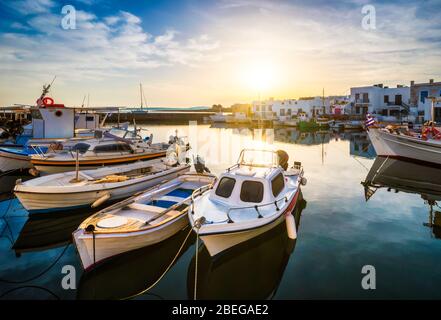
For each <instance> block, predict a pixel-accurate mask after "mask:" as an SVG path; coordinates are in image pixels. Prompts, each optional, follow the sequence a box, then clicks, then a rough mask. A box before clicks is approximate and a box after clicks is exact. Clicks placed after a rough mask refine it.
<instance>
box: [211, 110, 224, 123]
mask: <svg viewBox="0 0 441 320" xmlns="http://www.w3.org/2000/svg"><path fill="white" fill-rule="evenodd" d="M227 118H228V114H226V113H223V112H217V113H215V114H213V115H211V116H210V120H211V121H212V122H227Z"/></svg>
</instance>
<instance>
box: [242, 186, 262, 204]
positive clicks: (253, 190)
mask: <svg viewBox="0 0 441 320" xmlns="http://www.w3.org/2000/svg"><path fill="white" fill-rule="evenodd" d="M262 199H263V183H262V182H259V181H244V182H243V183H242V189H241V190H240V200H242V201H243V202H256V203H258V202H262Z"/></svg>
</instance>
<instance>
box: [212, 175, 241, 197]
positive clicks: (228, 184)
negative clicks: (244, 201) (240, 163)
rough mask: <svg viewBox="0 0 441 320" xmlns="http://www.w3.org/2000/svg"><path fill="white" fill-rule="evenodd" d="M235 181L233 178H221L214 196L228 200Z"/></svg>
mask: <svg viewBox="0 0 441 320" xmlns="http://www.w3.org/2000/svg"><path fill="white" fill-rule="evenodd" d="M235 184H236V180H234V179H233V178H228V177H223V178H222V179H221V180H220V181H219V184H218V186H217V189H216V195H217V196H219V197H223V198H229V197H230V196H231V193H232V192H233V189H234V185H235Z"/></svg>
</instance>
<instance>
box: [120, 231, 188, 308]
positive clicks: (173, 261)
mask: <svg viewBox="0 0 441 320" xmlns="http://www.w3.org/2000/svg"><path fill="white" fill-rule="evenodd" d="M192 231H193V230H192V229H191V228H190V231H189V232H188V234H187V236H186V237H185V239H184V242H182V244H181V247H180V248H179V250H178V252H177V253H176V255H175V256H174V257H173V259H172V261H171V262H170V264H169V265H168V266H167V268H165V270H164V272H163V273H162V274H161V275H160V276H159V278H158V279H157V280H156V281H155V282H154V283H153V284H151V285H150V286H149V287H148V288H146V289H144V290H142V291H141V292H138V293H135V294H133V295H131V296H128V297H126V298H122V299H121V300H128V299H133V298H135V297H138V296H140V295H143V294H144V293H146V292H147V291H149V290H151V289H152V288H153V287H154V286H156V285H157V284H158V283H159V281H161V280H162V278H164V276H165V275H166V274H167V272H168V271H169V270H170V268H171V267H172V265H173V264H174V263H175V261H176V259H177V258H178V257H179V255H180V254H181V251H182V249H183V248H184V246H185V243H186V242H187V240H188V238H189V237H190V235H191V232H192Z"/></svg>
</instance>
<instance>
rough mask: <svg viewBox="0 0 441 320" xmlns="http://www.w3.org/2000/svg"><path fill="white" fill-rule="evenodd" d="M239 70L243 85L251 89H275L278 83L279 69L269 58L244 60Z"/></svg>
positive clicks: (259, 90)
mask: <svg viewBox="0 0 441 320" xmlns="http://www.w3.org/2000/svg"><path fill="white" fill-rule="evenodd" d="M239 70H240V71H239V78H240V80H241V82H242V85H244V86H245V87H247V89H249V90H253V91H258V92H264V91H269V90H272V89H274V88H275V87H276V85H277V82H278V70H277V67H276V66H275V65H274V63H272V62H271V61H269V60H265V59H261V60H257V61H251V62H244V63H243V64H242V66H241V67H240V68H239Z"/></svg>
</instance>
